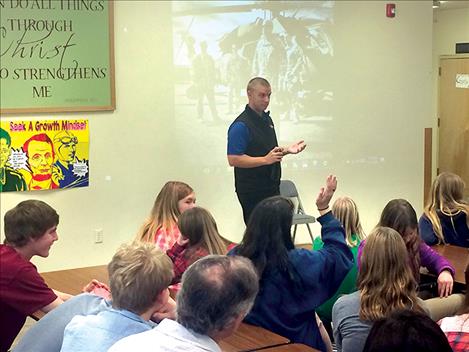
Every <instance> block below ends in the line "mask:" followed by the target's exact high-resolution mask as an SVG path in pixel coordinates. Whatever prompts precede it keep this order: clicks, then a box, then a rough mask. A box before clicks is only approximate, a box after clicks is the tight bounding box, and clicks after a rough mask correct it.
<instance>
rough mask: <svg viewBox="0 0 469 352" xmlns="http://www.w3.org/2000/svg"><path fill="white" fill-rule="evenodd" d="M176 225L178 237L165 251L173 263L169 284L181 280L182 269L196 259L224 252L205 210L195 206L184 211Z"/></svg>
mask: <svg viewBox="0 0 469 352" xmlns="http://www.w3.org/2000/svg"><path fill="white" fill-rule="evenodd" d="M178 227H179V231H180V234H179V238H178V240H177V241H176V243H175V244H174V245H173V247H172V248H171V249H169V250H168V251H167V252H166V254H167V255H168V256H169V257H170V258H171V260H172V261H173V264H174V277H173V281H172V282H171V284H177V283H179V282H181V277H182V274H183V273H184V271H186V269H187V268H188V267H189V265H191V264H192V263H194V262H195V261H196V260H198V259H200V258H202V257H205V256H207V255H209V254H226V246H225V243H224V239H223V238H222V237H221V236H220V234H219V233H218V228H217V224H216V222H215V219H214V218H213V216H212V215H211V214H210V213H209V212H208V211H207V210H205V209H203V208H200V207H195V208H192V209H189V210H187V211H185V212H184V213H182V214H181V216H180V217H179V221H178Z"/></svg>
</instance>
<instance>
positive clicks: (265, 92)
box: [228, 77, 306, 224]
mask: <svg viewBox="0 0 469 352" xmlns="http://www.w3.org/2000/svg"><path fill="white" fill-rule="evenodd" d="M270 94H271V88H270V84H269V82H268V81H267V80H266V79H264V78H262V77H255V78H253V79H251V80H250V81H249V83H248V86H247V95H248V105H246V109H245V110H244V111H243V112H242V113H241V114H240V115H239V116H238V117H237V118H236V120H235V121H234V122H233V123H232V124H231V126H230V128H229V129H228V163H229V164H230V166H233V167H234V168H235V188H236V194H237V195H238V199H239V202H240V204H241V207H242V208H243V217H244V222H245V223H246V224H247V222H248V220H249V216H250V215H251V212H252V211H253V209H254V207H255V206H256V205H257V203H259V202H260V201H261V200H263V199H265V198H268V197H272V196H275V195H279V194H280V190H279V186H280V177H281V168H280V162H281V161H282V158H283V157H284V156H285V155H287V154H298V153H299V152H301V151H303V150H304V149H305V148H306V144H305V143H304V141H299V142H297V143H294V144H292V145H290V146H289V147H285V148H284V147H279V146H278V142H277V136H276V134H275V129H274V123H273V122H272V119H271V118H270V116H269V112H265V109H267V107H268V106H269V102H270Z"/></svg>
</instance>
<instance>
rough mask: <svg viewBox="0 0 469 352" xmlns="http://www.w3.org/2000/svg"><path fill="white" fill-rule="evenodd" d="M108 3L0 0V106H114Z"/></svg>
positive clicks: (34, 109)
mask: <svg viewBox="0 0 469 352" xmlns="http://www.w3.org/2000/svg"><path fill="white" fill-rule="evenodd" d="M113 37H114V32H113V3H112V1H106V0H0V97H1V100H0V112H1V113H16V112H61V111H97V110H114V109H115V88H114V50H113V49H114V41H113Z"/></svg>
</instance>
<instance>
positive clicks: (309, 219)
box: [280, 180, 316, 243]
mask: <svg viewBox="0 0 469 352" xmlns="http://www.w3.org/2000/svg"><path fill="white" fill-rule="evenodd" d="M280 195H281V196H282V197H287V198H296V200H297V203H298V207H297V208H296V211H295V213H294V214H293V222H292V225H293V226H294V227H293V243H294V242H295V237H296V228H297V226H298V225H301V224H305V225H306V226H307V227H308V232H309V236H310V237H311V242H314V238H313V233H312V232H311V228H310V227H309V224H312V223H314V222H316V219H315V218H314V216H311V215H308V214H306V213H305V210H304V208H303V204H301V199H300V195H299V194H298V190H297V189H296V186H295V184H294V183H293V182H292V181H290V180H281V181H280Z"/></svg>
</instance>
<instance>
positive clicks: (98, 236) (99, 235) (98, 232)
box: [94, 229, 104, 243]
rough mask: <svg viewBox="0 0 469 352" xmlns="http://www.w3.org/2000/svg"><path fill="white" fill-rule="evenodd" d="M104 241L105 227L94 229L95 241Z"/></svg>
mask: <svg viewBox="0 0 469 352" xmlns="http://www.w3.org/2000/svg"><path fill="white" fill-rule="evenodd" d="M103 241H104V231H103V229H95V230H94V243H103Z"/></svg>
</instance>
